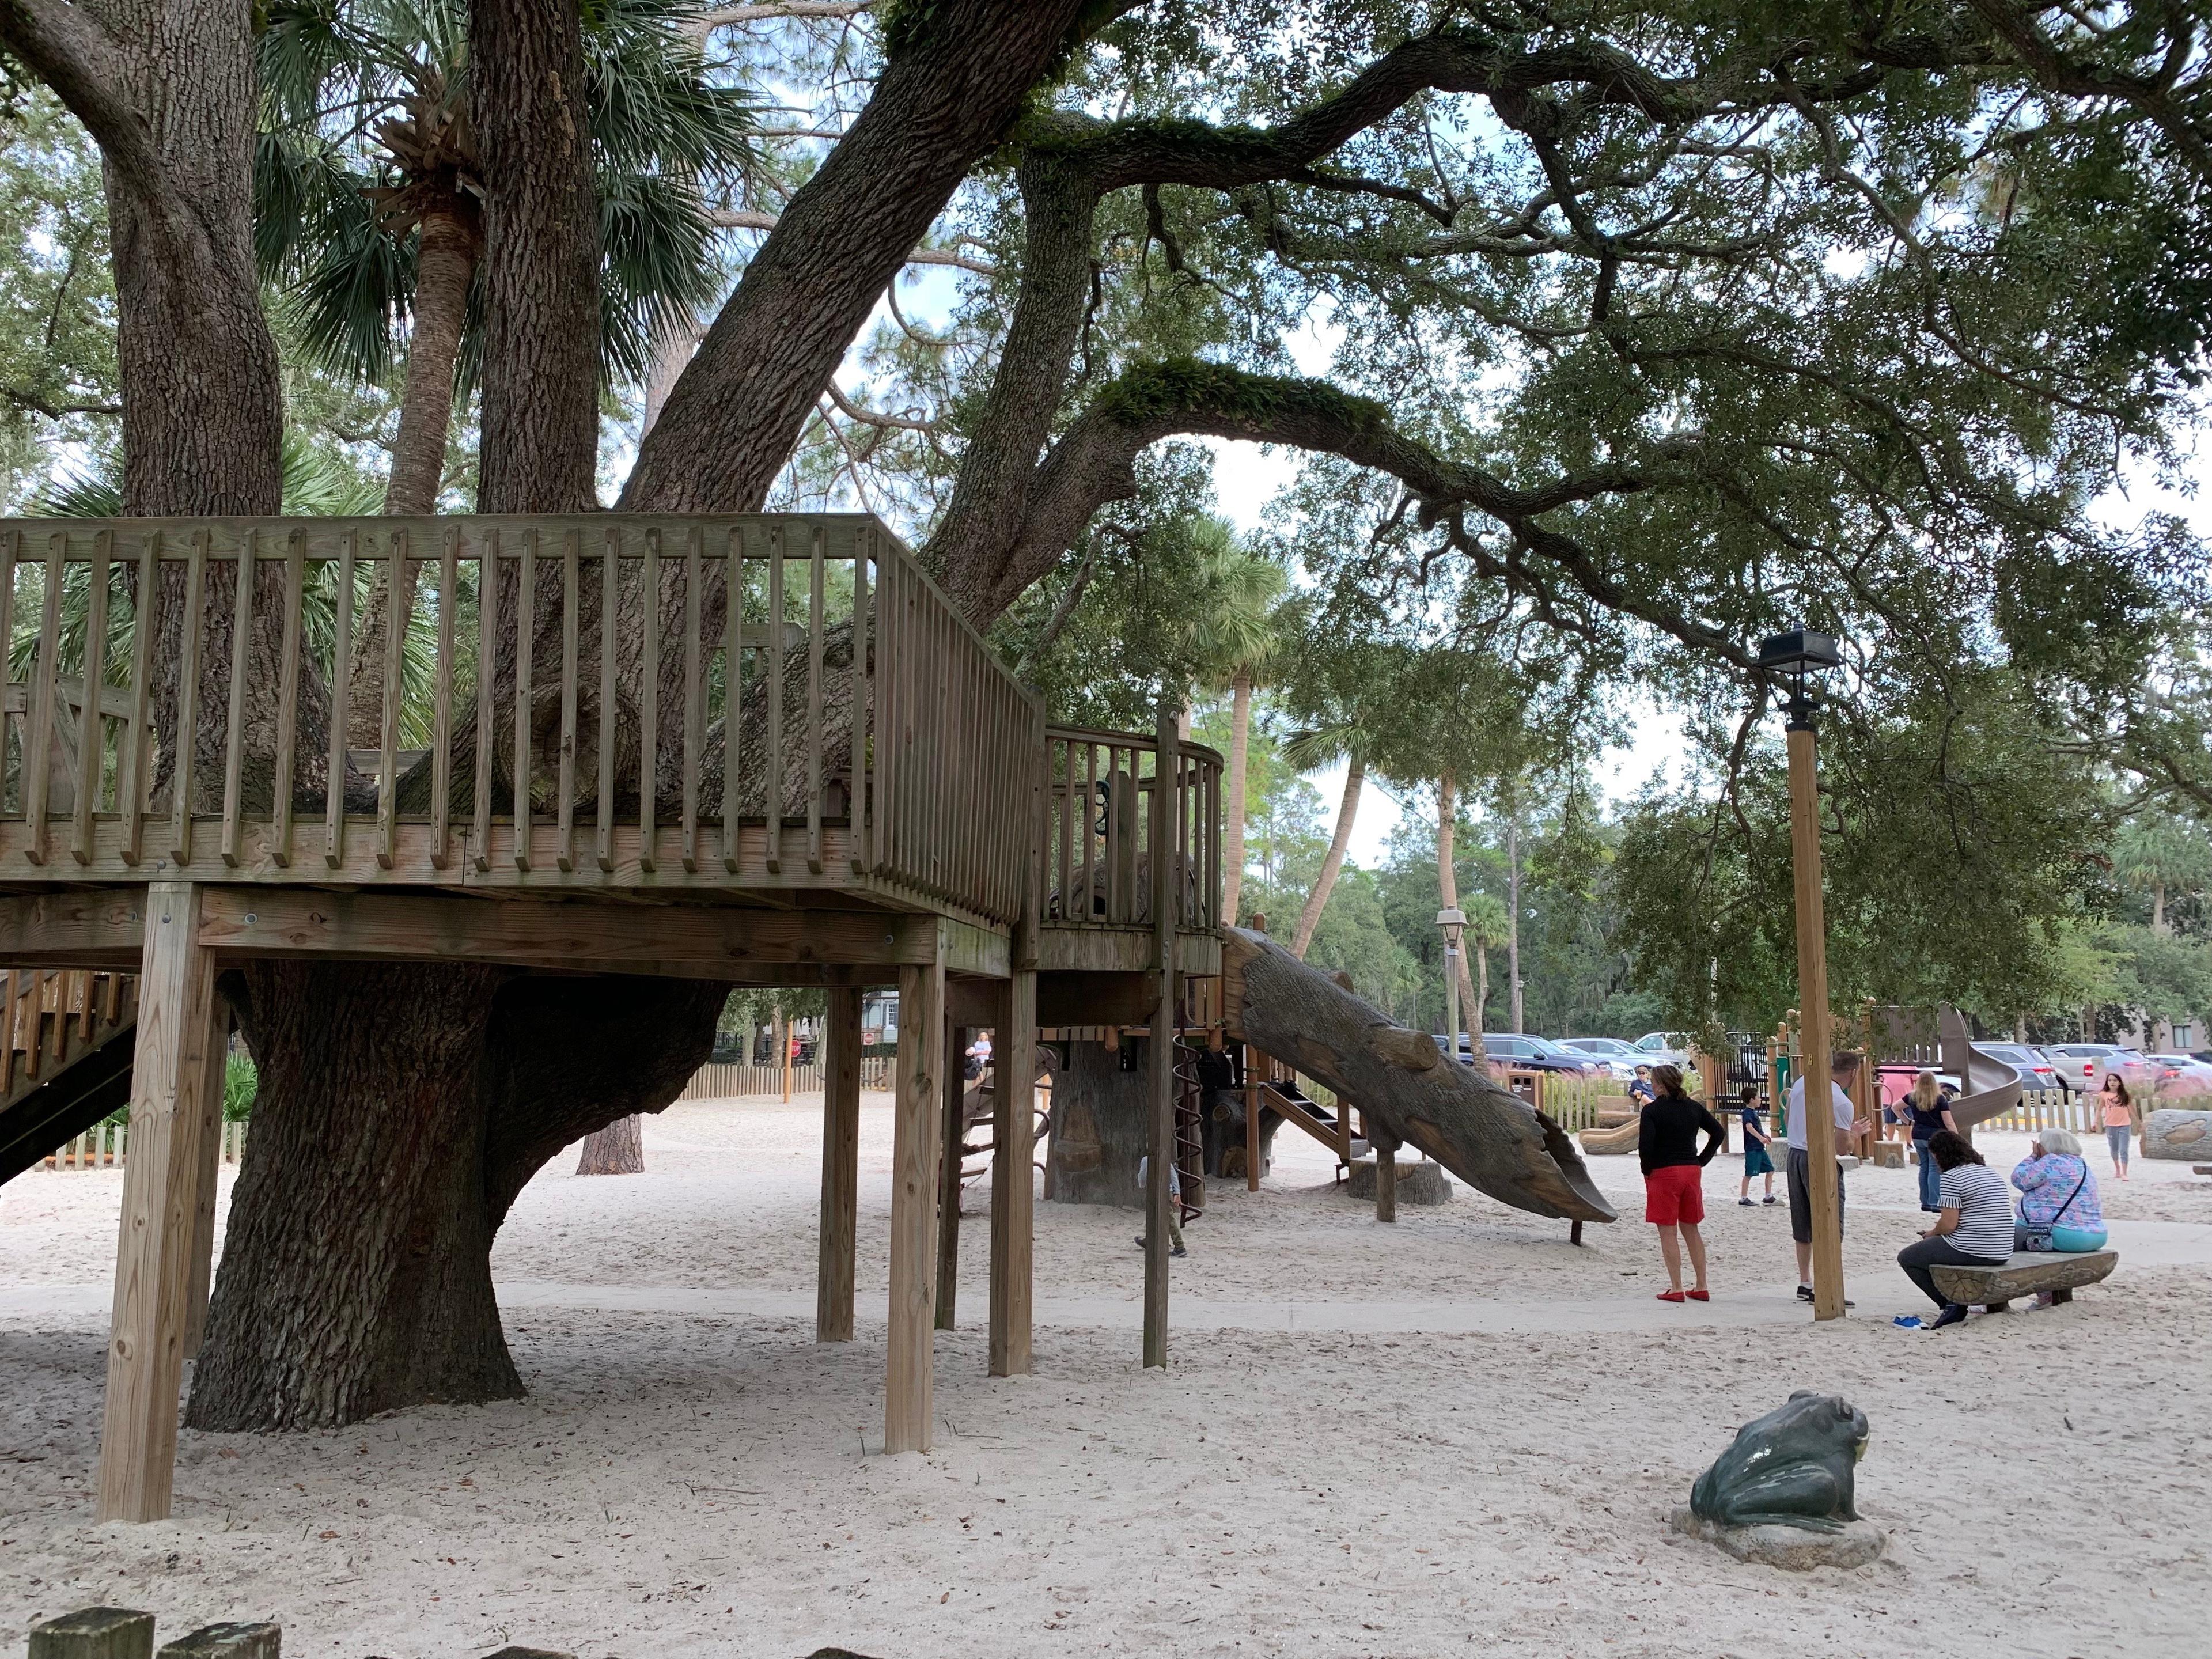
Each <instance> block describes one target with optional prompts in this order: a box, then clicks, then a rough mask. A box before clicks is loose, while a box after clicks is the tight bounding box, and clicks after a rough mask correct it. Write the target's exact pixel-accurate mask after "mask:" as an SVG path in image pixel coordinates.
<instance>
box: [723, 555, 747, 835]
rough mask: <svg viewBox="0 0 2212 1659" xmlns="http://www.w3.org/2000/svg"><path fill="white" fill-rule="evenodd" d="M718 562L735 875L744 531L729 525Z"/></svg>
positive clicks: (728, 819) (726, 811)
mask: <svg viewBox="0 0 2212 1659" xmlns="http://www.w3.org/2000/svg"><path fill="white" fill-rule="evenodd" d="M722 563H723V572H724V574H723V577H722V583H723V588H722V868H723V869H724V870H725V871H726V872H729V873H730V874H732V875H735V874H737V872H738V761H739V759H740V757H742V755H743V753H744V708H745V701H744V688H745V646H744V625H745V541H744V531H743V530H742V529H741V528H739V527H738V526H736V525H732V526H730V533H729V540H728V541H727V542H726V544H724V546H723V549H722Z"/></svg>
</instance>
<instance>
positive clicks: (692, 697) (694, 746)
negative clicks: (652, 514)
mask: <svg viewBox="0 0 2212 1659" xmlns="http://www.w3.org/2000/svg"><path fill="white" fill-rule="evenodd" d="M699 552H700V549H699V526H697V525H696V524H695V525H692V526H690V527H689V528H688V529H686V530H685V531H684V873H685V874H686V875H694V874H696V873H697V872H698V869H699V766H700V763H701V760H702V750H703V748H704V745H705V743H706V736H707V734H706V724H707V706H706V701H705V699H706V689H705V688H706V681H705V678H704V677H703V673H702V665H701V663H700V660H699V659H700V656H701V654H702V651H703V650H704V643H703V641H702V640H701V639H700V637H699V629H700V623H699V580H700V560H699Z"/></svg>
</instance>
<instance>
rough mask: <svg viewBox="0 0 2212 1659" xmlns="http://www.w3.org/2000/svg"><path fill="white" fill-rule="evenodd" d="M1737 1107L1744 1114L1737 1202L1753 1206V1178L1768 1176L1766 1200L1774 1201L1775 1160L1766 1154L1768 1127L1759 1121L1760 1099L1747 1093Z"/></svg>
mask: <svg viewBox="0 0 2212 1659" xmlns="http://www.w3.org/2000/svg"><path fill="white" fill-rule="evenodd" d="M1736 1109H1737V1110H1738V1111H1739V1112H1741V1114H1742V1115H1743V1184H1742V1186H1741V1187H1740V1188H1737V1189H1736V1200H1735V1201H1736V1202H1737V1203H1739V1204H1741V1205H1742V1206H1744V1207H1745V1208H1746V1209H1749V1208H1751V1207H1752V1202H1751V1178H1752V1177H1753V1176H1765V1177H1766V1200H1765V1201H1766V1202H1767V1203H1769V1204H1771V1203H1773V1202H1774V1160H1773V1159H1772V1158H1769V1157H1768V1156H1767V1154H1766V1129H1765V1126H1764V1125H1762V1124H1761V1123H1760V1122H1759V1101H1758V1097H1756V1096H1753V1095H1749V1094H1747V1095H1745V1096H1744V1097H1743V1099H1742V1101H1741V1103H1740V1104H1739V1105H1738V1107H1737V1108H1736Z"/></svg>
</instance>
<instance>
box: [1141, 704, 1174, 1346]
mask: <svg viewBox="0 0 2212 1659" xmlns="http://www.w3.org/2000/svg"><path fill="white" fill-rule="evenodd" d="M1152 753H1153V762H1152V836H1151V842H1152V953H1153V954H1152V963H1153V971H1154V972H1155V973H1156V974H1157V975H1158V985H1157V987H1156V989H1155V991H1154V994H1153V998H1152V1030H1151V1034H1150V1035H1149V1036H1147V1037H1146V1053H1147V1057H1148V1058H1149V1059H1150V1060H1151V1061H1152V1075H1151V1078H1150V1079H1149V1080H1150V1082H1151V1085H1152V1126H1151V1127H1152V1133H1151V1136H1150V1138H1149V1140H1148V1143H1147V1148H1146V1156H1147V1158H1149V1160H1150V1162H1149V1163H1148V1164H1146V1174H1147V1176H1148V1179H1147V1180H1146V1190H1145V1364H1146V1365H1147V1366H1154V1365H1157V1366H1160V1367H1163V1368H1164V1367H1165V1366H1166V1364H1167V1363H1168V1204H1169V1201H1170V1200H1169V1198H1168V1175H1169V1170H1170V1167H1171V1165H1172V1163H1173V1160H1174V1158H1175V1154H1176V1146H1175V1037H1176V1032H1175V1015H1176V1006H1175V939H1176V933H1175V927H1176V917H1175V908H1176V886H1177V883H1176V875H1175V866H1176V854H1175V848H1176V845H1177V844H1178V842H1179V837H1178V836H1177V835H1176V805H1177V803H1178V801H1179V800H1180V799H1181V798H1182V790H1181V789H1180V788H1178V787H1176V783H1177V778H1178V775H1179V773H1180V771H1181V769H1182V727H1181V723H1180V722H1179V721H1178V720H1177V719H1176V711H1175V709H1174V708H1173V707H1172V706H1171V705H1170V704H1169V703H1167V702H1162V703H1161V704H1160V708H1159V719H1158V726H1157V727H1156V729H1155V732H1154V747H1153V750H1152Z"/></svg>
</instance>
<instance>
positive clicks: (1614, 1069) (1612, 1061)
mask: <svg viewBox="0 0 2212 1659" xmlns="http://www.w3.org/2000/svg"><path fill="white" fill-rule="evenodd" d="M1559 1047H1561V1048H1571V1049H1573V1050H1574V1051H1575V1052H1576V1053H1577V1054H1589V1055H1590V1056H1591V1057H1592V1058H1593V1059H1595V1060H1598V1061H1599V1062H1600V1063H1601V1064H1602V1065H1603V1066H1604V1067H1605V1069H1606V1070H1607V1071H1608V1072H1610V1073H1612V1074H1613V1080H1614V1081H1615V1082H1618V1083H1629V1082H1632V1081H1634V1080H1635V1077H1636V1068H1637V1067H1638V1066H1650V1065H1653V1064H1655V1063H1656V1062H1655V1061H1652V1060H1646V1059H1644V1056H1643V1054H1641V1053H1640V1052H1639V1051H1638V1049H1636V1048H1634V1047H1632V1045H1630V1044H1628V1043H1626V1042H1622V1041H1621V1040H1620V1038H1619V1037H1561V1038H1560V1039H1559Z"/></svg>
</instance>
